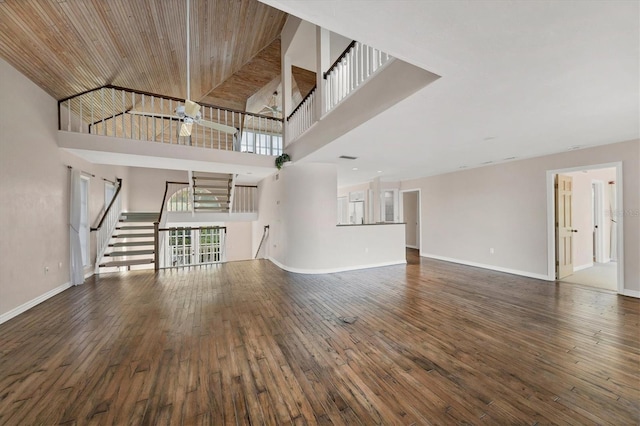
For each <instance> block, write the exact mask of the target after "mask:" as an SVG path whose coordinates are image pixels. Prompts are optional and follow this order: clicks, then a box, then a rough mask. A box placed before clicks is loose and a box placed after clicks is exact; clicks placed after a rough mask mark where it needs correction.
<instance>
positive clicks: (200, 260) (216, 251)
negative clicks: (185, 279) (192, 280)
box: [165, 228, 224, 267]
mask: <svg viewBox="0 0 640 426" xmlns="http://www.w3.org/2000/svg"><path fill="white" fill-rule="evenodd" d="M223 232H224V231H223V230H222V229H219V228H201V229H173V230H170V231H169V247H168V258H167V259H168V264H165V267H176V266H189V265H202V264H206V263H217V262H222V261H223V242H224V236H223Z"/></svg>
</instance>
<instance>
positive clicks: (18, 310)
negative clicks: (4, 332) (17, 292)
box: [0, 283, 71, 324]
mask: <svg viewBox="0 0 640 426" xmlns="http://www.w3.org/2000/svg"><path fill="white" fill-rule="evenodd" d="M69 287H71V283H65V284H62V285H61V286H59V287H56V288H54V289H52V290H49V291H48V292H46V293H45V294H42V295H40V296H38V297H36V298H35V299H31V300H30V301H28V302H27V303H23V304H22V305H20V306H18V307H17V308H13V309H12V310H10V311H9V312H5V313H4V314H2V315H0V324H2V323H4V322H7V321H9V320H10V319H11V318H14V317H17V316H18V315H20V314H21V313H23V312H26V311H28V310H29V309H31V308H33V307H34V306H36V305H38V304H40V303H42V302H44V301H45V300H47V299H50V298H52V297H53V296H55V295H56V294H58V293H62V292H63V291H65V290H66V289H68V288H69Z"/></svg>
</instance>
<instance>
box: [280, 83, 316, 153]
mask: <svg viewBox="0 0 640 426" xmlns="http://www.w3.org/2000/svg"><path fill="white" fill-rule="evenodd" d="M316 104H317V101H316V88H315V87H314V88H313V89H311V91H310V92H309V94H308V95H307V96H305V97H304V99H303V100H302V102H300V104H299V105H298V106H297V107H296V108H295V109H294V110H293V112H292V113H291V114H290V115H289V116H288V117H287V131H288V135H287V137H288V139H289V140H290V141H293V140H295V139H297V138H298V136H300V135H301V134H303V133H304V132H306V131H307V129H308V128H309V127H311V126H312V125H313V123H315V122H316V117H317V115H316V108H317V106H316Z"/></svg>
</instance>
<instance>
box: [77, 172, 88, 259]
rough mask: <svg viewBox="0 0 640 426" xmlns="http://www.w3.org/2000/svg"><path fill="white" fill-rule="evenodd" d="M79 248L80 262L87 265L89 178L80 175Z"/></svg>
mask: <svg viewBox="0 0 640 426" xmlns="http://www.w3.org/2000/svg"><path fill="white" fill-rule="evenodd" d="M79 234H80V250H81V251H82V264H83V265H84V266H87V265H89V178H87V177H84V176H81V177H80V230H79Z"/></svg>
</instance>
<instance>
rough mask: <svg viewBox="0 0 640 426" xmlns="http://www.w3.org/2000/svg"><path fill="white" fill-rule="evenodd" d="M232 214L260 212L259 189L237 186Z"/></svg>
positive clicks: (253, 186) (252, 186)
mask: <svg viewBox="0 0 640 426" xmlns="http://www.w3.org/2000/svg"><path fill="white" fill-rule="evenodd" d="M233 192H234V197H233V203H232V204H231V206H232V207H231V213H256V212H257V211H258V187H257V186H256V185H235V187H234V191H233Z"/></svg>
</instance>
